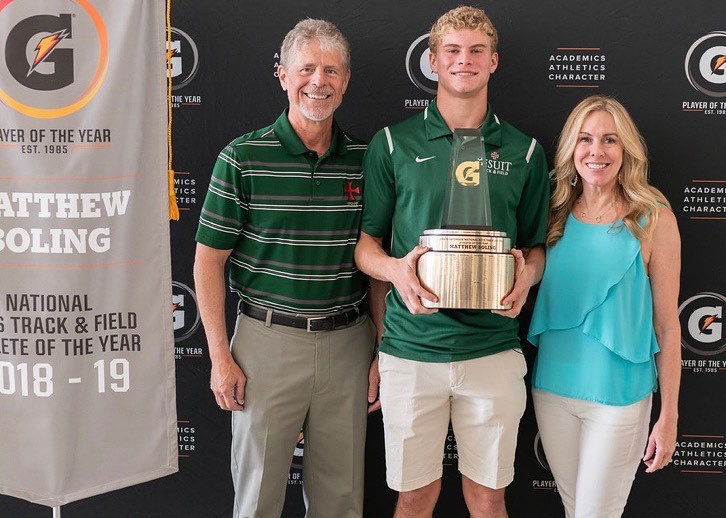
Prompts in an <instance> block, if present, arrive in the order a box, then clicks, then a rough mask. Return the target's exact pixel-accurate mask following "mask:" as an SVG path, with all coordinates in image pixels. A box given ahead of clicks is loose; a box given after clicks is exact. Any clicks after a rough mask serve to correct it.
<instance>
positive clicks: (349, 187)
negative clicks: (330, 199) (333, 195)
mask: <svg viewBox="0 0 726 518" xmlns="http://www.w3.org/2000/svg"><path fill="white" fill-rule="evenodd" d="M343 192H344V193H345V194H347V195H348V201H356V200H355V196H353V195H354V194H360V187H353V182H348V185H347V186H346V187H345V188H344V189H343Z"/></svg>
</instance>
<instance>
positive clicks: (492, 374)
mask: <svg viewBox="0 0 726 518" xmlns="http://www.w3.org/2000/svg"><path fill="white" fill-rule="evenodd" d="M379 369H380V373H381V387H380V399H381V405H382V411H383V428H384V433H385V440H386V481H387V483H388V486H389V487H390V488H391V489H394V490H396V491H412V490H414V489H418V488H420V487H424V486H426V485H428V484H430V483H431V482H433V481H435V480H438V479H439V478H441V475H442V470H443V468H442V460H443V454H444V441H445V440H446V435H447V433H448V430H449V421H451V424H452V427H453V430H454V434H455V436H456V443H457V450H458V457H459V459H458V460H459V471H460V472H461V474H462V475H465V476H466V477H468V478H470V479H471V480H473V481H474V482H476V483H478V484H481V485H483V486H486V487H489V488H492V489H499V488H502V487H505V486H507V485H508V484H509V483H510V482H511V481H512V479H513V478H514V452H515V449H516V446H517V430H518V428H519V421H520V419H521V418H522V414H523V413H524V408H525V405H526V400H527V394H526V389H525V386H524V381H523V377H524V375H525V373H526V372H527V364H526V362H525V360H524V355H523V354H522V351H521V350H519V349H512V350H508V351H504V352H501V353H497V354H493V355H491V356H484V357H482V358H475V359H473V360H465V361H460V362H451V363H427V362H418V361H413V360H405V359H403V358H397V357H395V356H391V355H388V354H384V353H381V354H380V357H379Z"/></svg>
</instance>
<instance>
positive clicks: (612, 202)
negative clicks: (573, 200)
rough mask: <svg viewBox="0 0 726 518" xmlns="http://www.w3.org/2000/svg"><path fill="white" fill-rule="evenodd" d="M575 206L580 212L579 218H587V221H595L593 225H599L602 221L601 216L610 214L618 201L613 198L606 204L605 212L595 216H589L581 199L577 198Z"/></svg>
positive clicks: (586, 207) (588, 211)
mask: <svg viewBox="0 0 726 518" xmlns="http://www.w3.org/2000/svg"><path fill="white" fill-rule="evenodd" d="M577 205H578V207H579V211H580V217H582V218H587V219H589V220H595V223H600V221H602V218H603V216H605V214H607V213H608V212H610V211H611V210H612V209H614V208H615V207H617V206H618V199H617V198H616V197H615V198H613V199H612V200H610V203H608V204H607V207H605V210H603V211H602V213H601V214H599V215H597V216H590V214H589V213H590V208H589V207H588V206H587V204H586V203H585V201H584V200H583V199H582V198H578V200H577Z"/></svg>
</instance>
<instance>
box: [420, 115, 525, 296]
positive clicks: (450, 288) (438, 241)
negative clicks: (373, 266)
mask: <svg viewBox="0 0 726 518" xmlns="http://www.w3.org/2000/svg"><path fill="white" fill-rule="evenodd" d="M441 227H442V228H438V229H428V230H425V231H424V233H423V235H422V236H420V237H419V244H420V245H422V246H427V247H430V248H431V250H430V251H428V252H426V253H425V254H424V255H422V256H421V257H420V258H419V261H418V277H419V280H420V282H421V285H422V286H423V287H424V288H426V289H427V290H429V291H430V292H432V293H434V294H436V295H437V296H438V297H439V301H438V302H430V301H428V300H425V299H422V304H423V305H424V306H425V307H427V308H458V309H509V307H510V306H503V305H502V304H501V300H502V298H504V296H505V295H507V293H509V292H510V291H511V289H512V286H513V284H514V257H512V255H511V254H510V252H509V250H510V247H511V240H510V238H508V237H507V234H506V232H502V231H498V230H495V229H493V228H492V216H491V201H490V198H489V181H488V178H487V171H486V161H485V159H484V137H483V136H482V134H481V132H480V131H479V130H476V129H456V130H454V140H453V143H452V146H451V166H450V171H449V178H448V181H447V184H446V199H445V202H444V212H443V217H442V224H441Z"/></svg>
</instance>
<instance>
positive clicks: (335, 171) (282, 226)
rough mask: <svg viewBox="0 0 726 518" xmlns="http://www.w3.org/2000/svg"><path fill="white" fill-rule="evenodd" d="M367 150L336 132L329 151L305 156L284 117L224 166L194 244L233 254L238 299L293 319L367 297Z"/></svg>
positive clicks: (227, 154) (225, 156)
mask: <svg viewBox="0 0 726 518" xmlns="http://www.w3.org/2000/svg"><path fill="white" fill-rule="evenodd" d="M365 149H366V144H365V143H364V142H363V141H361V140H358V139H355V138H353V137H351V136H350V135H348V134H347V133H345V132H343V131H341V130H340V128H339V127H338V125H337V124H336V123H335V122H333V138H332V142H331V145H330V149H329V150H328V151H327V152H326V153H325V154H324V155H323V156H321V157H318V156H317V153H315V152H313V151H310V150H309V149H307V148H306V147H305V145H304V144H303V143H302V141H301V140H300V138H299V137H298V136H297V134H296V133H295V131H294V130H293V128H292V126H291V125H290V122H289V120H288V118H287V113H283V114H282V115H281V116H280V117H279V118H278V119H277V120H276V121H275V123H274V124H272V125H271V126H268V127H266V128H262V129H260V130H257V131H253V132H251V133H247V134H246V135H243V136H241V137H239V138H237V139H235V140H233V141H232V142H231V143H230V144H229V145H228V146H227V147H225V148H224V149H223V150H222V151H221V152H220V154H219V156H218V157H217V161H216V163H215V165H214V169H213V171H212V177H211V179H210V183H209V190H208V191H207V196H206V198H205V200H204V206H203V207H202V212H201V216H200V219H199V227H198V229H197V235H196V240H197V241H198V242H199V243H202V244H204V245H207V246H210V247H212V248H217V249H221V250H232V252H231V254H230V260H229V263H230V269H229V279H230V289H231V290H232V291H234V292H236V293H237V294H238V295H239V296H240V297H241V298H242V300H244V301H246V302H250V303H253V304H259V305H263V306H268V307H272V308H276V309H279V310H282V311H288V312H293V313H306V314H320V313H328V312H331V311H338V310H341V309H346V308H350V307H353V306H357V305H358V304H360V302H361V301H362V299H363V298H364V297H365V294H366V289H365V278H364V276H363V274H362V273H361V272H360V271H359V270H358V269H357V268H356V267H355V264H354V262H353V251H354V248H355V244H356V241H357V238H358V229H359V227H360V218H361V214H362V198H363V196H362V191H363V175H362V169H361V161H362V158H363V154H364V152H365Z"/></svg>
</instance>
